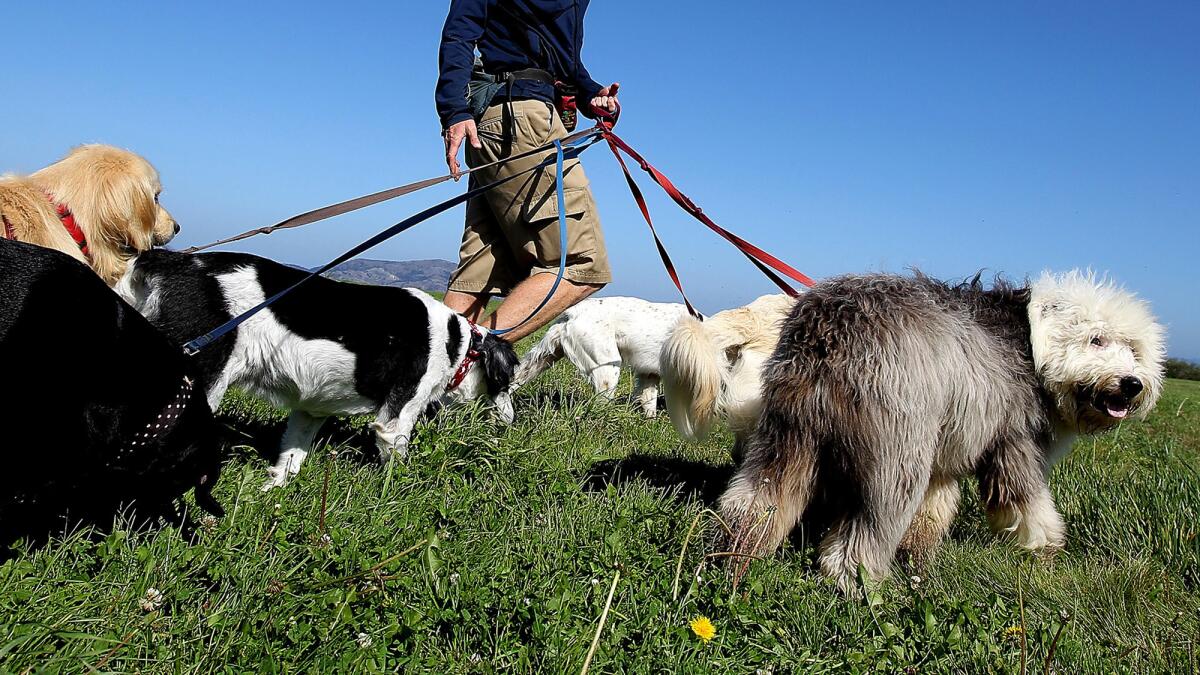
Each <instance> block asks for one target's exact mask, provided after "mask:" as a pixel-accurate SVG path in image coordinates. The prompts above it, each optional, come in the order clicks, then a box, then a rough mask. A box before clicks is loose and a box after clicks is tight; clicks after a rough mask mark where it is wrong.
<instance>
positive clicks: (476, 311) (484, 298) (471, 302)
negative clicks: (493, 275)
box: [442, 291, 492, 323]
mask: <svg viewBox="0 0 1200 675" xmlns="http://www.w3.org/2000/svg"><path fill="white" fill-rule="evenodd" d="M491 298H492V296H491V295H488V294H487V293H464V292H462V291H446V297H444V298H442V304H444V305H446V306H447V307H449V308H450V309H452V310H454V311H456V312H458V313H459V314H462V315H463V316H465V317H467V320H468V321H471V322H474V323H479V317H480V316H482V315H483V310H485V309H487V304H488V300H490V299H491Z"/></svg>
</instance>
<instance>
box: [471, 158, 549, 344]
mask: <svg viewBox="0 0 1200 675" xmlns="http://www.w3.org/2000/svg"><path fill="white" fill-rule="evenodd" d="M554 148H555V156H554V160H555V167H554V168H555V176H554V187H555V190H556V191H557V192H558V276H556V277H554V285H553V286H551V287H550V292H549V293H547V294H546V297H544V298H542V302H541V304H539V305H538V306H537V307H536V308H534V310H533V311H532V312H530V313H529V316H527V317H525V318H524V319H522V320H521V323H518V324H517V325H515V326H509V327H508V328H499V329H497V328H491V329H488V332H490V333H491V334H492V335H504V334H505V333H508V332H510V331H514V330H516V329H518V328H520V327H521V326H524V325H525V324H527V323H529V320H530V319H532V318H533V317H534V316H537V313H538V312H540V311H542V308H543V307H545V306H546V304H547V303H549V302H550V298H553V297H554V292H555V291H557V290H558V285H559V284H560V283H562V280H563V274H565V273H566V271H567V204H566V201H567V200H566V199H565V198H564V197H563V147H562V143H560V142H559V141H554Z"/></svg>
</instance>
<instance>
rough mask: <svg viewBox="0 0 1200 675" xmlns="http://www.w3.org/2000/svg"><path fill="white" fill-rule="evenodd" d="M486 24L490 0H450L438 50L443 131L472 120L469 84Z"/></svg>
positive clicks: (439, 104)
mask: <svg viewBox="0 0 1200 675" xmlns="http://www.w3.org/2000/svg"><path fill="white" fill-rule="evenodd" d="M486 24H487V0H451V2H450V13H449V14H447V15H446V25H445V26H443V27H442V44H441V48H440V49H439V50H438V81H437V91H436V92H435V94H434V99H435V101H436V103H437V112H438V117H439V118H440V119H441V121H442V129H446V128H447V127H449V126H451V125H453V124H457V123H459V122H462V121H463V120H467V119H470V118H471V107H470V105H469V104H468V102H467V83H468V82H470V80H471V68H472V66H473V65H474V63H475V44H476V43H477V42H479V40H480V38H482V37H483V27H484V25H486Z"/></svg>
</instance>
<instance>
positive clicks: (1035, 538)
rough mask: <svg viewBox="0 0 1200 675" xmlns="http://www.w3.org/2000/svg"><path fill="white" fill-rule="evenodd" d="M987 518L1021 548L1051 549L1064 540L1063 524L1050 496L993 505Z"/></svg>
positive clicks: (999, 531)
mask: <svg viewBox="0 0 1200 675" xmlns="http://www.w3.org/2000/svg"><path fill="white" fill-rule="evenodd" d="M988 520H989V521H991V525H992V529H993V530H995V531H996V532H997V533H999V534H1001V535H1003V536H1006V537H1009V538H1011V539H1012V540H1013V541H1014V542H1015V543H1016V544H1017V545H1018V546H1020V547H1021V548H1025V549H1029V550H1031V551H1054V550H1057V549H1061V548H1063V546H1064V545H1065V544H1066V525H1065V524H1064V523H1063V519H1062V516H1060V515H1058V511H1057V510H1055V508H1054V503H1053V502H1051V501H1050V500H1049V498H1046V499H1038V500H1035V501H1034V502H1033V503H1031V504H1025V505H1022V506H1020V507H1017V506H1004V507H1000V508H996V509H994V510H993V511H992V512H991V513H989V514H988Z"/></svg>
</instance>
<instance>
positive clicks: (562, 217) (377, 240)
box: [183, 131, 600, 356]
mask: <svg viewBox="0 0 1200 675" xmlns="http://www.w3.org/2000/svg"><path fill="white" fill-rule="evenodd" d="M598 140H600V133H599V131H596V132H595V133H592V134H588V135H586V136H583V137H581V138H579V139H577V140H576V141H574V142H573V143H571V144H570V145H568V146H567V147H566V148H565V149H564V147H563V145H562V143H561V142H560V141H554V147H555V150H556V152H555V157H554V163H555V167H556V169H557V173H558V175H557V177H556V182H557V186H558V222H559V228H560V230H561V233H562V234H561V237H562V239H563V242H562V243H563V245H562V246H561V249H562V252H561V253H560V255H559V266H558V278H557V279H555V281H554V286H553V287H552V288H551V289H550V293H549V295H547V296H546V297H545V299H543V300H542V303H541V304H540V305H538V307H537V309H535V310H534V311H533V314H530V315H529V317H527V318H526V319H525V320H524V321H522V322H521V323H519V324H517V325H516V326H513V327H512V328H506V329H504V330H501V331H493V332H494V333H496V334H502V333H507V332H508V331H511V330H513V329H514V328H517V326H520V325H522V324H524V323H525V322H527V321H529V319H531V318H533V316H534V314H537V313H538V312H539V311H541V309H542V308H543V307H545V306H546V303H548V302H549V301H550V298H551V297H552V296H553V295H554V292H555V291H556V290H557V289H558V284H559V282H560V281H562V277H563V274H564V272H565V270H566V263H567V254H566V232H567V220H566V214H565V213H564V212H565V210H566V209H565V208H564V198H563V162H564V160H565V159H566V158H568V157H569V158H571V159H574V158H576V157H578V156H579V155H580V153H582V152H583V151H584V150H586V149H588V148H589V147H591V146H592V144H593V143H595V142H596V141H598ZM549 165H550V158H548V157H547V158H546V159H545V160H543V161H541V162H540V163H538V164H537V165H536V166H533V167H530V168H529V169H526V170H525V171H521V172H520V173H515V174H513V175H511V176H507V177H505V178H501V179H500V180H497V181H493V182H491V183H488V184H487V185H483V186H480V187H477V188H473V189H470V190H467V191H466V192H464V193H463V194H461V195H458V196H457V197H453V198H451V199H447V200H446V201H444V202H442V203H440V204H435V205H433V206H431V207H429V208H427V209H425V210H424V211H421V212H420V213H417V214H416V215H413V216H409V217H408V218H405V219H404V220H402V221H400V222H398V223H396V224H395V225H392V226H391V227H389V228H387V229H386V230H384V231H382V232H380V233H379V234H376V235H375V236H373V237H371V238H370V239H368V240H366V241H364V242H362V243H361V244H359V245H357V246H355V247H354V248H352V249H350V250H349V251H346V252H345V253H343V254H341V255H340V256H338V257H336V258H334V259H333V260H331V261H329V262H328V263H325V264H324V265H322V266H321V267H320V268H318V269H316V270H314V271H313V272H310V273H309V274H308V275H307V276H305V277H304V278H303V279H301V280H300V281H297V282H296V283H294V284H292V285H291V286H288V287H287V288H285V289H283V290H282V291H279V292H278V293H276V294H275V295H272V296H271V297H269V298H267V299H266V300H263V301H262V302H260V303H259V304H257V305H255V306H254V307H251V308H250V309H248V310H246V311H245V312H242V313H241V314H239V315H237V316H235V317H233V318H232V319H230V320H228V321H226V322H225V323H223V324H221V325H220V326H218V327H216V328H214V329H213V330H211V331H209V332H207V333H205V334H204V335H201V336H200V337H198V338H196V339H194V340H191V341H189V342H187V343H186V344H184V345H183V353H184V354H187V355H188V356H192V355H194V354H196V353H198V352H199V351H200V350H201V349H204V348H205V347H207V346H208V345H210V344H212V343H213V342H214V341H216V340H218V339H220V338H221V337H223V336H224V335H225V334H227V333H229V332H230V331H232V330H235V329H236V328H237V327H238V326H240V325H242V324H243V323H245V322H246V320H247V319H249V318H250V317H252V316H254V315H255V314H258V313H259V312H261V311H262V310H264V309H266V308H267V307H270V306H271V305H272V304H274V303H275V302H276V301H278V300H279V299H280V298H282V297H283V296H285V295H287V294H288V293H291V292H292V291H294V290H296V289H297V288H299V287H300V286H301V285H303V284H304V283H305V282H307V281H309V280H310V279H312V278H313V277H318V276H320V275H322V274H324V273H326V272H328V271H329V270H331V269H333V268H334V267H337V266H338V265H340V264H342V263H344V262H346V261H347V260H350V259H351V258H353V257H355V256H357V255H360V254H362V253H364V252H365V251H367V250H369V249H372V248H374V247H375V246H378V245H379V244H382V243H383V242H385V241H387V240H388V239H391V238H392V237H394V236H396V235H398V234H400V233H401V232H403V231H405V230H407V229H409V228H411V227H413V226H414V225H417V224H419V223H422V222H424V221H426V220H429V219H430V218H432V217H434V216H436V215H438V214H439V213H442V212H444V211H447V210H449V209H452V208H454V207H455V206H458V205H459V204H462V203H463V202H466V201H468V200H470V199H473V198H475V197H478V196H479V195H482V194H483V193H485V192H487V191H488V190H491V189H492V188H495V187H498V186H500V185H503V184H504V183H507V182H509V181H511V180H513V179H515V178H518V177H520V176H524V175H525V174H528V173H532V172H534V171H537V170H538V169H541V168H544V167H546V166H549Z"/></svg>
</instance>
